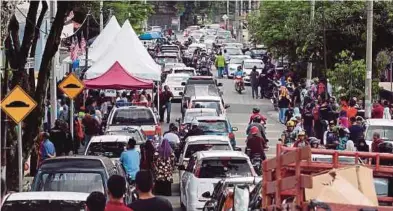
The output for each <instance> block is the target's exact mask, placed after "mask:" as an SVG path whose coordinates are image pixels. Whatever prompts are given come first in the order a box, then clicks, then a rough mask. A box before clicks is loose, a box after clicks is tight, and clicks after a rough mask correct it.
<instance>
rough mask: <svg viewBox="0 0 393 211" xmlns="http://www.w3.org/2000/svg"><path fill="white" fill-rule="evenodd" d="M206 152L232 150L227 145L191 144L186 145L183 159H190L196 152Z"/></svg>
mask: <svg viewBox="0 0 393 211" xmlns="http://www.w3.org/2000/svg"><path fill="white" fill-rule="evenodd" d="M208 150H232V149H231V147H230V146H229V144H191V145H188V147H187V150H186V155H185V156H184V157H185V158H189V157H191V155H193V154H194V153H196V152H200V151H208Z"/></svg>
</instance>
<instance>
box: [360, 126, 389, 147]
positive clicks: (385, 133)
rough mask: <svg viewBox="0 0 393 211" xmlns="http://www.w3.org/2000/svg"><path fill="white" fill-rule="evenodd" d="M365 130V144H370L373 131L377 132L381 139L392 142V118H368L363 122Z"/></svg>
mask: <svg viewBox="0 0 393 211" xmlns="http://www.w3.org/2000/svg"><path fill="white" fill-rule="evenodd" d="M365 126H366V130H365V132H364V137H365V139H366V142H367V144H368V145H369V146H370V147H369V148H370V151H371V143H372V141H373V135H374V133H379V135H380V136H381V139H382V140H384V141H389V142H391V143H393V138H392V137H393V120H389V119H368V120H366V122H365Z"/></svg>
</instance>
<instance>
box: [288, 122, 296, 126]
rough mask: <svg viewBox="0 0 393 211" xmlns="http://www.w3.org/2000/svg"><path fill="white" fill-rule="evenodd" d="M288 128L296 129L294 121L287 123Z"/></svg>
mask: <svg viewBox="0 0 393 211" xmlns="http://www.w3.org/2000/svg"><path fill="white" fill-rule="evenodd" d="M287 127H295V122H293V121H288V122H287Z"/></svg>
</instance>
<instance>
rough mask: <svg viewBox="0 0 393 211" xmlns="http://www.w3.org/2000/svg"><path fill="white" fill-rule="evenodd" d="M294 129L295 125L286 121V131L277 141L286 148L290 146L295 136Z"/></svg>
mask: <svg viewBox="0 0 393 211" xmlns="http://www.w3.org/2000/svg"><path fill="white" fill-rule="evenodd" d="M294 127H295V123H294V122H293V121H288V122H287V129H286V130H284V131H283V132H282V134H281V138H279V139H278V141H280V142H281V143H283V144H284V145H286V146H291V145H292V144H293V143H294V142H295V139H296V134H295V133H294V132H293V128H294Z"/></svg>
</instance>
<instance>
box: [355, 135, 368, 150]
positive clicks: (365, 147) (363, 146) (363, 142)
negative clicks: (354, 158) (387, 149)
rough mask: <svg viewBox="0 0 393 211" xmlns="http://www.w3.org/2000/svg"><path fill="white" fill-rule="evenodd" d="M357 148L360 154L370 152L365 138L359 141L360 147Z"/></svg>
mask: <svg viewBox="0 0 393 211" xmlns="http://www.w3.org/2000/svg"><path fill="white" fill-rule="evenodd" d="M356 148H357V150H358V151H359V152H370V147H369V146H368V144H367V143H366V140H365V139H364V138H360V139H359V140H358V146H357V147H356Z"/></svg>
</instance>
